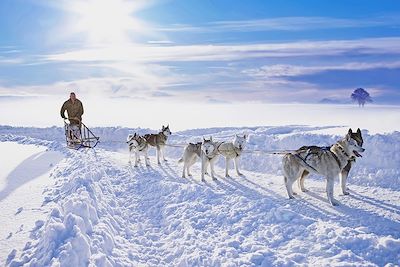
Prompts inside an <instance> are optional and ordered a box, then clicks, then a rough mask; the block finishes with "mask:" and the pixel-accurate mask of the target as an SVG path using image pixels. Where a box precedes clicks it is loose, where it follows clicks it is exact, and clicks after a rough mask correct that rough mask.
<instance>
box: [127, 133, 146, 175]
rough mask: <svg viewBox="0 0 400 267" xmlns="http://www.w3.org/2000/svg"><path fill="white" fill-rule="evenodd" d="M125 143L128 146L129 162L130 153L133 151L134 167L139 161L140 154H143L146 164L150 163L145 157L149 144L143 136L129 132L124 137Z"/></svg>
mask: <svg viewBox="0 0 400 267" xmlns="http://www.w3.org/2000/svg"><path fill="white" fill-rule="evenodd" d="M126 143H127V144H128V146H129V162H131V157H132V153H135V167H137V166H138V163H139V161H140V154H143V155H144V160H145V162H146V166H149V165H150V163H149V159H148V157H147V151H148V149H149V145H148V144H147V141H146V139H145V138H144V137H143V136H140V135H138V134H136V133H135V134H129V135H128V137H127V139H126Z"/></svg>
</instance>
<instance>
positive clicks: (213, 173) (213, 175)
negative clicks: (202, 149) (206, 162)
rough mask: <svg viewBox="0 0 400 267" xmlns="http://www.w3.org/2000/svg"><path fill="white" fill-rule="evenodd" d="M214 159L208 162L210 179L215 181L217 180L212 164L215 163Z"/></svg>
mask: <svg viewBox="0 0 400 267" xmlns="http://www.w3.org/2000/svg"><path fill="white" fill-rule="evenodd" d="M215 159H216V158H213V159H212V160H210V170H211V178H212V179H213V180H217V178H216V177H215V171H214V162H215Z"/></svg>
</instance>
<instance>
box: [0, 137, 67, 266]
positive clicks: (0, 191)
mask: <svg viewBox="0 0 400 267" xmlns="http://www.w3.org/2000/svg"><path fill="white" fill-rule="evenodd" d="M0 151H3V152H4V151H12V153H1V154H0V162H1V169H0V207H1V212H0V221H1V226H2V227H1V228H0V259H6V258H7V256H8V254H9V253H10V251H11V249H13V248H15V247H18V248H21V247H23V245H24V244H25V242H26V239H28V238H29V236H30V231H31V229H34V230H37V229H40V227H41V226H42V225H43V223H41V222H43V221H40V220H38V219H45V218H46V213H47V212H48V211H49V206H42V205H41V204H42V201H43V199H42V191H43V190H45V188H46V187H47V186H51V184H52V182H53V181H52V180H51V179H50V178H49V172H50V171H51V169H52V166H53V165H55V164H57V163H58V162H59V161H60V160H61V159H62V156H61V154H60V153H58V152H56V151H46V147H44V146H36V145H21V144H17V143H15V142H1V143H0ZM35 220H37V221H36V222H35ZM16 252H17V250H15V253H16ZM11 257H12V255H11Z"/></svg>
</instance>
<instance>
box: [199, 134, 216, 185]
mask: <svg viewBox="0 0 400 267" xmlns="http://www.w3.org/2000/svg"><path fill="white" fill-rule="evenodd" d="M219 145H220V144H219V143H217V142H213V140H212V137H210V139H209V140H206V139H205V138H204V137H203V142H202V144H201V180H202V181H203V182H204V181H205V179H204V175H205V174H206V173H207V168H208V165H210V169H211V177H212V179H213V180H217V178H215V175H214V174H215V172H214V164H215V162H216V161H217V159H218V157H219V155H220V153H219V151H218V148H219Z"/></svg>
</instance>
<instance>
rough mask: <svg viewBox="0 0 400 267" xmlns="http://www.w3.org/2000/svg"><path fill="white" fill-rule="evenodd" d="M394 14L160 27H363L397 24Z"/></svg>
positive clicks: (175, 29) (205, 29)
mask: <svg viewBox="0 0 400 267" xmlns="http://www.w3.org/2000/svg"><path fill="white" fill-rule="evenodd" d="M399 25H400V20H399V18H398V17H396V16H385V17H383V16H381V17H374V18H370V17H369V18H354V19H348V18H332V17H277V18H266V19H256V20H234V21H217V22H210V23H206V24H204V25H200V26H193V25H188V24H173V25H170V26H168V27H160V28H159V29H158V30H159V31H166V32H221V31H223V32H229V31H246V32H248V31H275V30H276V31H277V30H279V31H299V30H318V29H340V28H363V27H378V26H399Z"/></svg>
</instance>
